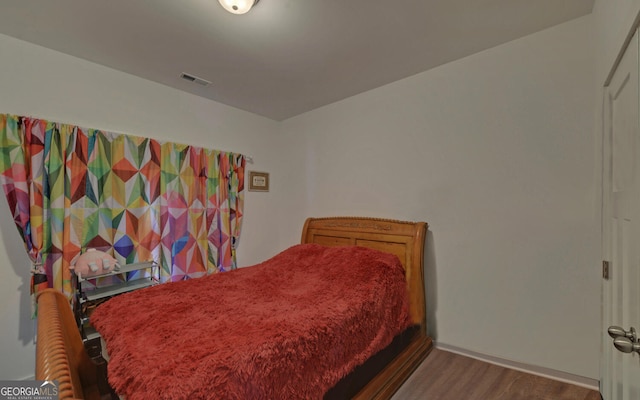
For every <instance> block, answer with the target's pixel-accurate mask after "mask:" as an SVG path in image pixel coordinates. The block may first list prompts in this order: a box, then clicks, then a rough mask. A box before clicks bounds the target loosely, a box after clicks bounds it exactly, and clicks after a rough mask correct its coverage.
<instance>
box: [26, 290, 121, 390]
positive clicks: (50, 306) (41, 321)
mask: <svg viewBox="0 0 640 400" xmlns="http://www.w3.org/2000/svg"><path fill="white" fill-rule="evenodd" d="M36 379H38V380H49V381H53V380H57V381H58V387H59V398H60V399H110V398H112V397H113V394H112V391H111V389H110V388H109V385H108V383H107V382H106V363H104V360H102V362H100V361H97V362H96V361H94V360H92V359H91V358H89V356H88V355H87V353H86V350H85V348H84V344H83V343H82V338H81V337H80V332H79V331H78V327H77V325H76V321H75V319H74V317H73V312H72V311H71V307H70V306H69V301H68V300H67V298H66V297H65V296H64V294H62V293H61V292H59V291H57V290H55V289H46V290H43V291H42V292H41V293H40V294H39V295H38V338H37V342H36Z"/></svg>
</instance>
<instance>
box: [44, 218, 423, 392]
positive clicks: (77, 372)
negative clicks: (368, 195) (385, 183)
mask: <svg viewBox="0 0 640 400" xmlns="http://www.w3.org/2000/svg"><path fill="white" fill-rule="evenodd" d="M426 229H427V224H426V223H424V222H418V223H412V222H402V221H394V220H384V219H373V218H357V217H338V218H309V219H308V220H307V221H306V222H305V225H304V229H303V232H302V243H317V244H321V245H325V246H344V245H358V246H363V247H369V248H374V249H377V250H381V251H385V252H388V253H391V254H394V255H396V256H398V258H399V259H400V261H401V262H402V265H403V267H404V269H405V271H406V272H405V276H406V281H407V288H408V290H409V293H410V313H411V318H412V321H413V323H414V324H415V325H417V327H418V328H417V330H416V332H415V334H413V335H412V336H411V338H410V340H409V344H408V345H407V346H406V347H404V349H403V350H401V351H400V353H399V354H398V355H397V356H395V358H393V359H392V360H391V361H390V362H389V363H388V364H386V365H385V366H384V367H382V368H381V369H379V372H378V373H377V374H376V375H375V376H374V377H373V378H372V379H371V380H370V381H369V382H368V383H367V384H366V385H365V386H364V387H363V388H362V389H361V390H360V391H359V392H358V393H357V395H355V396H354V398H356V399H389V398H391V396H392V395H393V393H394V392H395V391H396V390H397V389H398V388H399V387H400V385H402V383H403V382H404V381H405V380H406V379H407V378H408V377H409V375H410V374H411V373H412V372H413V371H414V370H415V369H416V368H417V366H418V365H419V364H420V363H421V362H422V360H424V358H425V357H426V356H427V355H428V353H429V352H430V351H431V349H432V340H431V338H429V337H428V336H427V333H426V332H427V331H426V313H425V310H426V307H425V290H424V287H425V286H424V278H423V274H424V270H423V263H424V261H423V260H424V244H425V235H426ZM38 304H39V317H38V343H37V354H36V371H37V372H36V379H46V380H53V379H57V380H59V382H60V388H61V396H60V398H61V399H64V398H99V397H95V396H96V393H98V396H99V390H98V389H97V388H98V386H99V385H98V382H99V380H98V379H97V377H98V376H100V375H101V374H100V368H99V367H96V366H95V365H93V364H91V360H90V359H89V357H88V356H87V353H86V350H85V349H84V346H83V344H82V339H81V337H80V334H79V332H78V328H77V325H76V321H75V319H74V317H73V313H72V311H71V308H70V307H69V304H68V301H67V299H66V298H65V297H64V295H62V294H61V293H58V292H55V291H53V290H46V291H44V292H43V293H42V294H40V295H39V297H38ZM63 393H64V394H63ZM107 395H108V394H107Z"/></svg>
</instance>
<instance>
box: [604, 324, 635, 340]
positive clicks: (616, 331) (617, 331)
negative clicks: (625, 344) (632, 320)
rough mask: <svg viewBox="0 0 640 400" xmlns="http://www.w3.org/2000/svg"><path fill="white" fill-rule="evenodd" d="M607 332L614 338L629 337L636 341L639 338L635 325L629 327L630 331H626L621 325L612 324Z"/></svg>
mask: <svg viewBox="0 0 640 400" xmlns="http://www.w3.org/2000/svg"><path fill="white" fill-rule="evenodd" d="M607 332H608V333H609V336H611V337H612V338H613V339H617V338H627V339H629V340H630V341H631V342H636V341H637V339H638V335H637V334H636V330H635V329H634V328H633V327H631V328H629V330H628V331H625V330H624V329H622V328H621V327H619V326H610V327H609V329H607Z"/></svg>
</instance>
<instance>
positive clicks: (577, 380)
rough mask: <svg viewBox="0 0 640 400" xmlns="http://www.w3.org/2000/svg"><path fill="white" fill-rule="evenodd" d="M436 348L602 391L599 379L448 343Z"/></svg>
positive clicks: (438, 345) (440, 344)
mask: <svg viewBox="0 0 640 400" xmlns="http://www.w3.org/2000/svg"><path fill="white" fill-rule="evenodd" d="M434 346H435V348H437V349H440V350H443V351H449V352H451V353H455V354H459V355H461V356H466V357H470V358H474V359H476V360H480V361H484V362H488V363H490V364H495V365H499V366H501V367H505V368H510V369H513V370H516V371H521V372H525V373H528V374H532V375H537V376H542V377H544V378H549V379H553V380H556V381H560V382H565V383H569V384H572V385H576V386H580V387H584V388H587V389H591V390H595V391H599V390H600V382H599V381H598V380H597V379H591V378H586V377H584V376H579V375H574V374H570V373H567V372H562V371H558V370H554V369H551V368H545V367H538V366H535V365H531V364H526V363H521V362H518V361H511V360H507V359H504V358H500V357H494V356H489V355H486V354H482V353H477V352H475V351H471V350H467V349H463V348H461V347H457V346H452V345H448V344H446V343H441V342H436V343H434Z"/></svg>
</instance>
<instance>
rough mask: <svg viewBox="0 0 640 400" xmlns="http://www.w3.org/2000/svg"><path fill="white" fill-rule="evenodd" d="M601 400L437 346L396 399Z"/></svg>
mask: <svg viewBox="0 0 640 400" xmlns="http://www.w3.org/2000/svg"><path fill="white" fill-rule="evenodd" d="M412 399H415V400H418V399H420V400H428V399H433V400H601V398H600V394H599V393H598V392H596V391H594V390H590V389H586V388H583V387H580V386H574V385H571V384H568V383H563V382H559V381H555V380H552V379H547V378H543V377H539V376H536V375H530V374H527V373H524V372H519V371H515V370H512V369H508V368H504V367H500V366H497V365H494V364H489V363H486V362H483V361H479V360H476V359H473V358H469V357H464V356H461V355H458V354H454V353H451V352H447V351H444V350H439V349H434V350H433V351H432V352H431V354H429V356H428V357H427V359H426V360H425V361H424V362H423V363H422V364H421V365H420V366H419V367H418V369H417V370H416V371H415V372H414V373H413V374H412V375H411V376H410V377H409V379H408V380H407V382H405V384H404V385H403V386H402V387H400V389H399V390H398V391H397V392H396V394H395V395H394V396H393V397H392V400H412Z"/></svg>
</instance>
